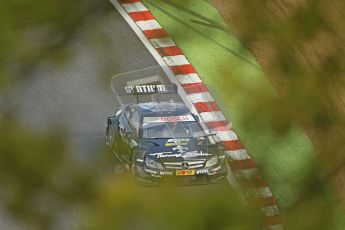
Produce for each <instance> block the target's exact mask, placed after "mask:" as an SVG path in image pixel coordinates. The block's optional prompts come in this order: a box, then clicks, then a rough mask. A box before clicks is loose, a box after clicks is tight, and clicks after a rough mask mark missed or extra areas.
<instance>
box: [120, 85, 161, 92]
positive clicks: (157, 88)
mask: <svg viewBox="0 0 345 230" xmlns="http://www.w3.org/2000/svg"><path fill="white" fill-rule="evenodd" d="M125 91H126V93H131V94H134V93H164V92H167V89H166V87H165V85H136V86H133V85H129V86H125Z"/></svg>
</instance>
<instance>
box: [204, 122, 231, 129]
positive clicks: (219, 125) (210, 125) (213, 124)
mask: <svg viewBox="0 0 345 230" xmlns="http://www.w3.org/2000/svg"><path fill="white" fill-rule="evenodd" d="M206 125H207V127H208V128H210V129H213V130H217V131H221V130H224V127H226V126H230V124H229V122H227V121H212V122H207V123H206ZM227 129H228V128H225V130H227Z"/></svg>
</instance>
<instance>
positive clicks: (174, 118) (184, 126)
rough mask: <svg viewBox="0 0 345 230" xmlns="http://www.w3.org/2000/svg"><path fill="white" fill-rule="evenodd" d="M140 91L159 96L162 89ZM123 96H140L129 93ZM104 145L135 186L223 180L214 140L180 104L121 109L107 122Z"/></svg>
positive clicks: (221, 157) (220, 155) (219, 153)
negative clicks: (165, 182) (137, 183)
mask: <svg viewBox="0 0 345 230" xmlns="http://www.w3.org/2000/svg"><path fill="white" fill-rule="evenodd" d="M144 88H147V89H150V90H151V91H152V92H151V93H160V92H159V91H160V90H161V91H162V89H164V88H165V87H164V86H154V87H151V88H149V87H144ZM150 90H149V91H150ZM125 93H132V94H133V95H134V94H135V95H136V96H138V94H139V93H143V92H142V91H140V92H139V90H136V88H133V87H131V88H127V89H125ZM144 93H145V94H148V93H149V92H144ZM106 143H107V145H108V146H109V147H110V148H111V150H112V152H114V153H115V155H116V157H117V158H118V159H119V161H120V162H121V163H122V164H124V165H125V166H126V168H127V169H128V171H129V172H130V174H131V175H132V176H133V178H135V179H136V180H137V181H140V182H144V183H159V182H161V181H163V180H169V178H170V179H171V178H174V179H177V180H181V181H188V182H191V181H194V182H197V183H199V182H200V183H209V182H216V181H220V180H221V179H223V178H225V176H226V175H227V167H226V164H225V161H224V159H225V155H224V152H223V151H222V148H221V147H220V145H218V144H217V142H216V139H215V136H214V134H213V133H210V132H206V129H205V128H204V127H203V125H202V124H201V123H200V120H199V117H198V116H197V115H195V114H193V113H192V112H191V111H190V110H189V109H188V108H187V106H185V105H184V104H182V103H180V102H160V101H158V102H142V103H130V104H128V105H125V106H122V107H121V108H119V109H118V110H117V111H116V113H115V115H114V116H112V117H108V118H107V127H106Z"/></svg>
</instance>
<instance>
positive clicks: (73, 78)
mask: <svg viewBox="0 0 345 230" xmlns="http://www.w3.org/2000/svg"><path fill="white" fill-rule="evenodd" d="M109 7H112V6H111V5H109ZM67 49H68V51H69V53H70V54H71V57H69V59H68V60H67V61H66V63H65V64H63V65H57V64H52V63H51V62H49V61H48V60H42V62H41V63H40V65H39V66H38V67H37V68H36V70H35V71H34V73H33V74H30V76H25V79H21V80H19V81H17V82H16V83H14V85H12V86H11V87H8V88H7V89H5V90H4V91H3V92H2V93H1V94H0V108H1V110H0V116H1V114H3V112H4V111H11V112H13V113H14V114H16V116H17V119H18V120H19V121H20V122H21V123H22V124H24V125H25V126H27V127H29V128H31V129H33V130H34V131H37V132H43V133H44V132H48V131H49V130H50V129H51V128H53V127H56V126H59V127H62V128H63V129H65V130H66V131H67V132H68V133H69V135H70V137H69V139H70V141H71V143H70V144H71V146H72V153H73V157H75V158H76V159H80V160H83V159H87V158H88V156H90V155H92V154H95V153H96V152H97V150H98V149H99V148H102V147H103V146H104V145H105V122H106V117H107V116H111V115H113V114H114V112H115V110H116V109H117V108H118V107H119V103H118V102H117V99H116V97H115V96H114V95H113V93H112V92H111V87H110V80H111V77H112V76H113V75H117V74H121V73H125V72H130V71H135V70H139V69H145V68H150V67H152V66H157V62H156V61H155V60H154V59H153V57H152V56H151V54H150V53H149V52H148V51H147V50H146V48H145V47H144V45H143V44H142V43H141V42H140V40H139V39H138V38H137V36H136V35H135V34H134V32H133V31H132V30H131V28H130V27H129V26H128V25H127V23H126V22H125V20H124V19H123V18H122V17H121V15H120V14H119V13H118V12H117V11H116V10H115V9H114V10H113V11H112V13H111V14H109V15H105V16H104V17H103V18H99V17H97V18H92V17H91V18H90V19H89V21H88V22H87V23H86V24H85V25H83V26H82V28H81V30H80V31H79V32H78V34H77V35H76V36H75V38H74V39H73V41H72V42H71V44H69V45H68V48H67ZM146 72H147V71H146ZM152 75H160V76H164V75H165V74H164V72H163V71H162V70H160V69H159V68H158V69H157V68H152ZM212 187H213V186H212ZM181 189H183V188H181ZM185 189H186V190H189V189H190V190H191V192H193V191H195V190H196V189H202V190H204V189H208V187H207V186H206V187H205V186H201V187H200V186H192V187H186V188H185ZM0 211H1V210H0ZM1 216H3V215H1V212H0V229H21V228H20V227H19V225H16V224H15V225H13V224H11V222H9V221H8V220H6V218H1Z"/></svg>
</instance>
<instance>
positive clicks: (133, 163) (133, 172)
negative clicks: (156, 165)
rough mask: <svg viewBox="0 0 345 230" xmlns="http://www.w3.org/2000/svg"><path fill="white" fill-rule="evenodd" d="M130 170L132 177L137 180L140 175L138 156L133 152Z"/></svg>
mask: <svg viewBox="0 0 345 230" xmlns="http://www.w3.org/2000/svg"><path fill="white" fill-rule="evenodd" d="M129 170H130V174H131V177H132V178H133V179H135V180H136V179H137V178H138V174H139V173H138V169H137V156H136V154H135V152H133V151H132V153H131V163H130V167H129Z"/></svg>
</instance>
